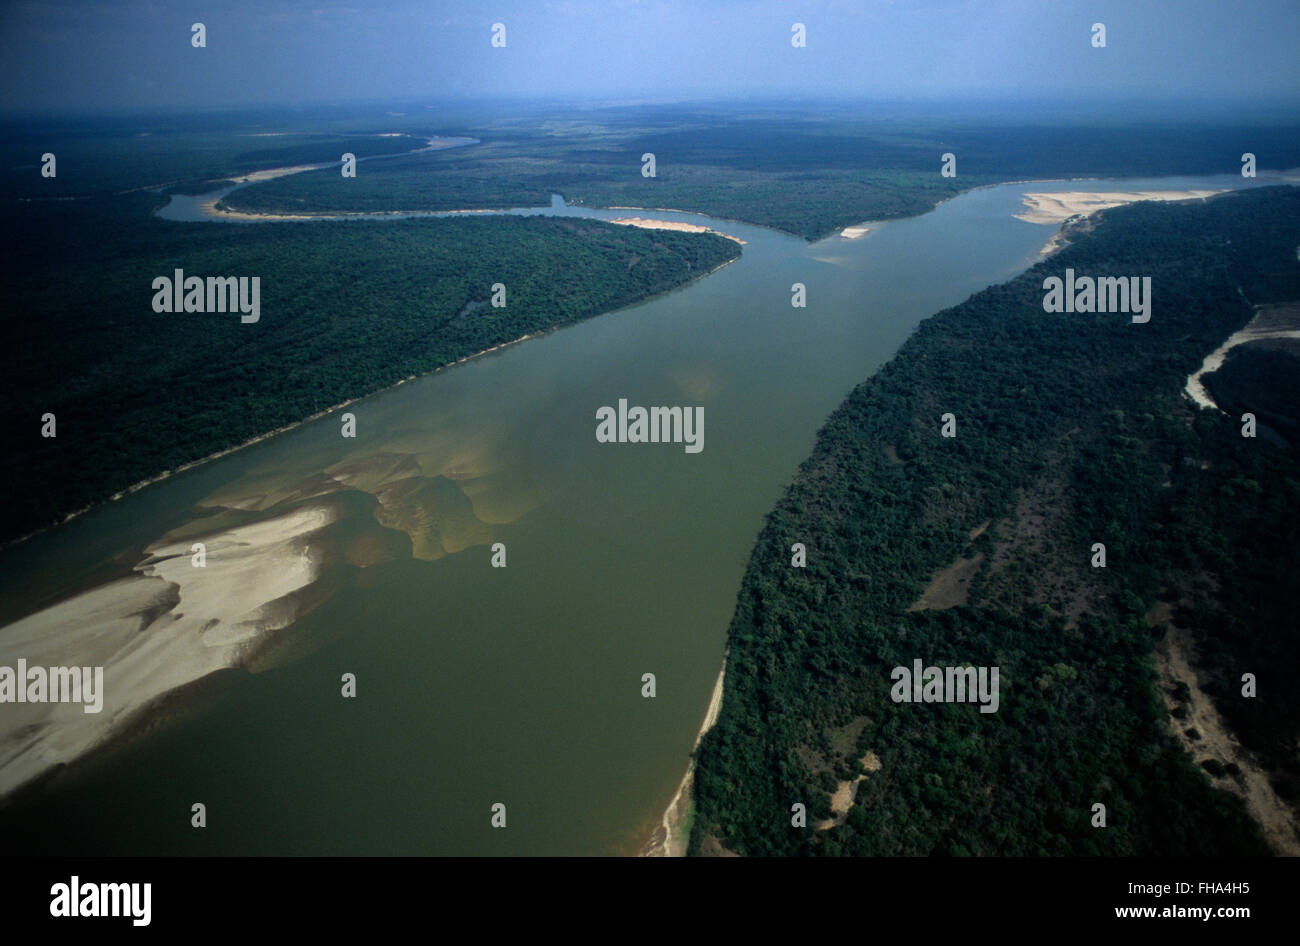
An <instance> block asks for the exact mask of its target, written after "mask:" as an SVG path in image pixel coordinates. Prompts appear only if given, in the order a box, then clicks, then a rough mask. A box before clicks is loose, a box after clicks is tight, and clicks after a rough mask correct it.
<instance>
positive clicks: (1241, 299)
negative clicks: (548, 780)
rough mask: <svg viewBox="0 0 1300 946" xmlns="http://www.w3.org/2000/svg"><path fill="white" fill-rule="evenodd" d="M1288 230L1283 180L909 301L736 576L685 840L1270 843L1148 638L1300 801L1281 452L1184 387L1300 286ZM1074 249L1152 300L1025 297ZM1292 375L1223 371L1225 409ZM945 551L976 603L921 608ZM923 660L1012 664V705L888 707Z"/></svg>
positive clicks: (761, 845)
mask: <svg viewBox="0 0 1300 946" xmlns="http://www.w3.org/2000/svg"><path fill="white" fill-rule="evenodd" d="M1297 245H1300V194H1297V193H1296V192H1295V190H1294V189H1292V188H1265V189H1259V190H1255V191H1249V192H1240V193H1236V194H1232V195H1224V196H1221V197H1219V198H1215V199H1211V200H1209V201H1205V202H1200V203H1186V204H1163V205H1157V204H1136V205H1132V206H1129V207H1124V208H1117V209H1114V210H1110V211H1106V212H1105V213H1104V214H1103V215H1102V217H1101V220H1100V223H1099V225H1097V226H1096V228H1095V229H1093V230H1092V232H1090V233H1086V234H1080V235H1077V236H1076V239H1075V242H1074V243H1072V244H1071V245H1069V246H1067V247H1066V248H1065V249H1063V250H1062V251H1060V252H1059V253H1058V254H1056V255H1055V256H1053V257H1051V258H1049V259H1046V260H1044V261H1042V262H1040V263H1038V264H1037V265H1036V266H1034V267H1033V268H1032V269H1030V270H1029V271H1028V272H1026V273H1024V274H1023V275H1021V276H1019V277H1017V278H1015V279H1013V280H1011V281H1010V282H1008V283H1005V284H1003V285H999V286H994V287H991V288H989V289H987V290H985V291H983V292H980V293H978V294H976V295H974V296H972V297H971V298H970V299H969V300H967V301H966V302H964V303H962V304H960V305H958V306H955V307H953V308H951V309H948V310H945V311H943V312H941V313H939V314H937V315H935V316H932V317H931V318H929V319H927V320H926V321H924V322H923V323H922V324H921V326H920V328H919V329H918V331H917V332H916V333H915V334H914V335H913V336H912V338H911V339H909V340H908V342H907V343H906V344H905V345H904V346H903V347H902V349H900V351H899V353H898V354H897V355H896V356H895V357H894V359H892V360H891V361H890V362H889V363H888V364H887V365H886V366H885V367H884V368H883V369H882V370H881V371H880V372H878V373H877V374H876V375H875V376H873V377H872V378H871V379H870V380H868V381H867V382H865V383H863V384H862V385H860V386H859V387H858V388H856V389H855V390H854V391H853V393H852V394H851V395H850V396H849V398H848V399H847V400H846V401H845V402H844V403H843V404H842V405H841V406H840V407H839V408H838V409H837V410H836V411H835V412H834V413H833V414H832V415H831V416H830V418H829V419H828V420H827V422H826V424H825V425H824V427H823V428H822V430H821V431H820V432H819V435H818V439H817V443H816V446H815V448H814V451H813V454H812V455H811V457H810V458H809V459H808V460H806V461H805V462H804V464H803V465H802V466H801V467H800V469H799V472H798V474H797V475H796V477H795V479H794V481H793V482H792V483H791V485H790V486H789V487H788V489H787V491H786V493H785V495H784V496H783V498H782V499H781V500H780V502H779V503H778V505H777V506H776V508H775V509H774V510H773V511H772V512H771V513H770V514H769V516H768V517H767V520H766V523H765V525H764V527H763V530H762V532H761V534H760V536H759V539H758V541H757V544H756V546H755V548H754V550H753V553H752V556H751V559H750V562H749V565H748V567H747V570H746V574H745V577H744V580H743V584H742V587H741V590H740V593H739V596H738V600H737V604H736V610H735V614H734V617H733V620H732V623H731V626H730V629H729V632H728V641H729V659H728V667H727V676H726V683H725V690H724V697H723V705H722V710H721V714H720V717H719V720H718V723H717V725H716V726H715V727H714V728H713V729H712V730H711V731H710V732H709V733H708V734H707V735H706V736H705V737H704V739H703V740H702V742H701V744H700V746H699V748H698V750H697V754H696V776H695V815H694V822H693V828H692V833H691V839H690V851H691V852H692V853H695V854H717V853H721V852H724V851H731V852H734V853H738V854H742V855H765V854H766V855H825V856H839V855H933V856H966V855H977V856H980V855H1180V856H1181V855H1218V856H1222V855H1257V854H1266V853H1268V852H1269V848H1268V847H1267V845H1266V844H1265V842H1264V841H1263V839H1262V835H1261V833H1260V831H1259V829H1258V827H1257V826H1256V824H1255V823H1254V821H1253V820H1252V819H1251V817H1250V816H1249V814H1248V812H1247V811H1246V809H1245V806H1244V805H1243V803H1242V801H1241V800H1240V799H1239V797H1238V796H1237V795H1235V794H1233V793H1231V792H1229V791H1227V790H1226V789H1227V788H1228V787H1230V780H1232V779H1234V778H1236V777H1238V776H1239V773H1234V772H1233V771H1232V769H1233V767H1232V766H1225V765H1223V764H1222V761H1223V760H1214V759H1211V760H1208V762H1207V764H1206V765H1205V766H1201V765H1199V763H1201V762H1202V761H1205V760H1202V759H1201V758H1196V757H1193V756H1192V755H1191V754H1190V753H1188V752H1186V751H1185V750H1184V749H1183V748H1182V747H1181V746H1180V745H1179V744H1178V742H1177V741H1176V739H1175V736H1174V734H1173V731H1172V730H1171V714H1170V712H1169V711H1168V710H1167V709H1166V707H1165V703H1164V700H1163V697H1164V695H1165V691H1164V690H1163V688H1162V686H1161V684H1160V683H1159V680H1158V677H1157V674H1156V670H1155V667H1154V663H1153V656H1152V655H1153V649H1154V648H1155V645H1156V644H1157V643H1158V642H1159V641H1160V639H1161V638H1162V636H1163V635H1165V634H1166V633H1169V631H1168V629H1167V628H1168V625H1169V624H1170V623H1172V624H1174V625H1176V626H1178V627H1181V628H1187V629H1190V630H1191V632H1192V633H1193V635H1194V636H1195V639H1196V642H1197V650H1198V653H1199V657H1200V659H1199V662H1198V664H1197V670H1198V672H1199V673H1200V675H1201V678H1202V681H1203V682H1205V681H1208V682H1205V686H1206V688H1207V689H1208V690H1209V691H1210V692H1211V695H1212V697H1213V699H1214V702H1215V705H1216V706H1217V708H1218V709H1219V711H1220V712H1221V713H1222V714H1223V716H1224V717H1225V718H1226V719H1227V720H1228V721H1229V722H1230V724H1231V725H1232V727H1233V728H1234V730H1235V731H1236V733H1237V734H1238V735H1239V737H1240V738H1241V740H1242V742H1243V744H1244V745H1245V746H1246V747H1247V748H1248V749H1249V750H1250V751H1251V752H1252V753H1253V754H1254V755H1255V757H1256V758H1258V759H1259V760H1260V761H1261V763H1262V764H1263V765H1265V766H1266V768H1267V770H1268V772H1269V775H1270V779H1271V782H1272V786H1273V788H1274V790H1275V791H1276V792H1277V794H1278V795H1279V796H1280V797H1281V798H1283V799H1284V800H1286V802H1287V803H1289V804H1290V805H1291V806H1292V807H1293V808H1294V807H1295V806H1296V805H1297V803H1298V802H1300V768H1298V767H1297V762H1296V758H1295V751H1294V748H1295V745H1296V737H1297V734H1298V733H1300V695H1297V693H1296V691H1295V688H1294V687H1293V686H1292V685H1291V682H1290V673H1291V670H1292V669H1293V668H1294V667H1295V666H1297V662H1298V660H1300V626H1298V622H1297V621H1296V619H1295V611H1294V597H1295V592H1296V580H1295V575H1296V574H1297V573H1300V547H1298V546H1297V543H1296V542H1295V538H1294V537H1295V535H1296V534H1297V532H1300V475H1298V474H1300V470H1298V468H1297V461H1298V460H1300V456H1298V455H1297V444H1296V441H1295V440H1294V439H1291V440H1286V439H1284V438H1281V437H1272V438H1265V437H1263V436H1260V437H1256V438H1247V437H1243V436H1242V435H1241V423H1240V420H1239V418H1238V417H1234V416H1226V415H1223V414H1221V413H1218V412H1215V411H1213V410H1197V409H1196V408H1195V407H1194V406H1193V405H1192V404H1191V402H1190V401H1189V400H1188V399H1186V398H1185V397H1183V395H1182V393H1181V391H1182V388H1183V385H1184V384H1185V382H1186V379H1187V376H1188V375H1189V374H1191V373H1192V372H1193V371H1195V370H1196V368H1198V367H1199V365H1200V363H1201V360H1202V359H1203V358H1204V357H1205V355H1206V354H1207V353H1209V352H1210V351H1212V350H1214V349H1215V348H1216V347H1217V346H1218V345H1219V344H1220V343H1221V342H1222V341H1223V340H1224V339H1225V338H1226V337H1228V336H1229V335H1230V334H1231V333H1232V332H1234V331H1236V330H1237V329H1239V328H1241V327H1242V326H1243V325H1245V324H1246V323H1247V322H1248V321H1249V320H1250V318H1251V316H1252V314H1253V309H1252V307H1253V306H1254V305H1260V304H1266V303H1277V302H1283V301H1288V300H1295V299H1298V298H1300V267H1297V266H1296V257H1295V253H1296V247H1297ZM1066 267H1073V268H1074V269H1075V271H1076V272H1078V273H1080V274H1099V275H1104V274H1115V273H1140V274H1143V275H1150V276H1151V277H1152V283H1153V287H1154V289H1153V292H1154V309H1153V315H1152V318H1151V321H1150V322H1149V323H1147V324H1144V325H1137V324H1131V323H1130V321H1129V317H1128V316H1127V315H1124V314H1118V315H1116V314H1110V315H1104V314H1077V313H1075V314H1069V315H1065V314H1060V315H1052V314H1047V313H1044V311H1043V308H1042V304H1041V303H1042V298H1043V288H1042V285H1043V280H1044V278H1045V277H1047V276H1049V275H1059V274H1060V273H1061V272H1062V271H1063V270H1064V269H1065V268H1066ZM1238 357H1240V356H1238ZM1234 360H1236V359H1230V360H1229V363H1228V369H1225V370H1229V373H1230V374H1231V373H1232V372H1231V370H1230V369H1231V367H1232V365H1233V361H1234ZM1294 367H1295V365H1294V362H1292V363H1291V371H1292V372H1294ZM1290 377H1291V378H1292V379H1293V378H1294V373H1292V374H1291V376H1290ZM1290 383H1293V381H1291V382H1280V383H1279V382H1274V381H1272V380H1269V379H1268V378H1264V379H1261V380H1259V381H1257V382H1256V383H1255V384H1254V385H1252V384H1251V383H1250V380H1249V379H1248V378H1246V377H1244V376H1237V377H1236V378H1235V380H1234V385H1235V387H1234V397H1233V401H1234V406H1233V409H1234V410H1237V409H1239V408H1241V407H1242V406H1243V405H1252V404H1253V402H1254V401H1255V400H1256V399H1259V400H1261V401H1262V402H1267V403H1274V402H1275V401H1276V399H1277V397H1278V393H1277V392H1278V391H1285V390H1286V386H1287V384H1290ZM1275 386H1276V389H1275ZM949 412H950V413H952V414H953V415H955V418H956V425H957V427H956V436H955V437H951V438H947V437H944V436H942V434H941V416H942V415H943V414H945V413H949ZM795 542H801V543H804V544H805V545H806V547H807V566H806V567H804V568H796V567H792V561H791V545H792V544H793V543H795ZM1095 543H1101V544H1103V545H1104V546H1105V552H1106V561H1105V567H1096V564H1095V562H1096V560H1095V558H1094V554H1095ZM959 559H965V560H967V561H975V562H977V563H978V569H977V571H976V573H975V575H974V577H973V578H972V579H971V581H970V583H969V587H968V589H967V591H966V592H965V593H964V594H963V595H962V596H960V597H964V603H963V602H962V601H960V600H958V601H954V602H950V603H951V605H952V606H950V607H927V608H918V607H917V604H918V603H919V599H921V597H922V594H923V592H925V591H926V590H927V584H928V583H929V581H930V579H931V576H933V575H935V574H936V573H937V572H939V571H940V570H941V569H945V568H946V567H947V566H949V565H950V563H954V561H956V560H959ZM1162 613H1168V614H1169V615H1170V618H1169V620H1164V621H1162V620H1160V619H1159V615H1161V614H1162ZM914 658H921V659H922V660H924V662H925V663H926V664H927V665H959V666H966V665H974V666H986V665H987V666H998V667H1000V668H1001V707H1000V709H999V711H998V712H997V713H996V714H992V715H981V714H979V713H978V712H977V711H976V710H975V708H974V707H972V706H970V705H968V704H959V703H957V704H934V705H918V704H906V703H903V704H896V703H894V702H892V701H891V699H890V697H889V687H890V670H891V668H893V667H894V666H898V665H910V663H911V661H912V660H913V659H914ZM1247 672H1249V673H1253V674H1255V675H1256V676H1257V678H1258V687H1259V691H1258V692H1259V695H1258V696H1257V697H1256V698H1248V697H1244V696H1243V695H1242V693H1241V678H1242V674H1243V673H1247ZM1180 689H1182V688H1180V687H1178V686H1175V687H1174V688H1173V690H1174V691H1179V690H1180ZM1175 715H1176V714H1175ZM1212 770H1213V771H1212ZM859 777H861V779H860V780H859ZM854 781H856V782H857V791H856V798H855V801H854V803H853V804H852V805H851V807H850V808H849V809H848V811H847V812H846V813H842V814H841V816H840V817H839V818H836V819H835V821H836V823H835V824H834V825H833V826H829V827H826V829H825V830H819V829H818V828H819V827H822V825H819V824H818V822H819V821H820V820H821V819H828V820H829V819H831V816H832V807H831V794H832V793H833V792H834V791H835V790H836V788H837V786H838V785H841V784H843V783H846V782H847V783H850V784H851V783H853V782H854ZM1098 803H1100V804H1102V805H1104V806H1105V809H1106V816H1107V821H1106V825H1105V827H1104V828H1101V827H1095V826H1094V824H1093V818H1094V807H1093V806H1094V805H1096V804H1098ZM795 804H804V805H806V806H807V811H808V821H807V826H806V827H803V828H799V827H795V826H792V814H791V812H792V805H795Z"/></svg>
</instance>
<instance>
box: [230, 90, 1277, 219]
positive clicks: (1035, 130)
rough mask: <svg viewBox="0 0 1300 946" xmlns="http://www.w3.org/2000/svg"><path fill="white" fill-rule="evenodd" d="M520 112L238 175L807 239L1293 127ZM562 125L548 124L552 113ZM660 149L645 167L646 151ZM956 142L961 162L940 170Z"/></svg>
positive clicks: (240, 200)
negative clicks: (421, 140)
mask: <svg viewBox="0 0 1300 946" xmlns="http://www.w3.org/2000/svg"><path fill="white" fill-rule="evenodd" d="M553 117H555V116H549V115H537V116H529V117H528V118H527V119H526V120H515V121H512V122H505V121H494V122H492V123H475V122H473V121H470V122H469V123H468V124H467V125H466V126H465V128H464V131H463V132H462V133H464V134H469V135H473V136H474V137H477V138H480V139H481V140H482V144H479V145H475V146H473V147H470V148H466V149H456V150H454V151H446V152H431V153H427V154H423V155H416V156H410V157H405V158H396V159H393V160H392V161H383V162H377V163H375V164H372V165H369V166H367V167H366V168H365V171H364V173H359V174H358V176H357V178H356V179H355V180H347V181H344V180H342V179H338V175H337V174H335V175H334V179H331V178H329V177H328V176H327V173H326V172H311V173H307V174H301V175H294V176H291V177H285V178H279V179H277V180H274V181H267V182H264V183H260V184H256V185H253V186H250V187H246V188H242V189H240V190H239V191H238V192H236V193H234V194H232V195H231V196H230V197H229V198H228V200H229V203H230V206H231V207H233V208H235V209H239V210H248V211H254V212H315V213H322V212H331V211H334V212H337V211H367V212H377V211H387V210H457V209H467V208H474V207H490V208H496V207H513V206H538V205H545V204H546V203H547V202H548V200H549V198H550V195H551V194H552V193H559V194H561V195H563V196H564V198H565V200H566V201H568V202H570V203H573V204H585V205H589V206H597V207H610V206H633V207H667V208H676V209H680V210H691V211H698V212H702V213H707V214H710V215H712V216H714V217H719V218H728V219H735V220H744V221H747V222H750V223H758V224H762V225H764V226H769V227H774V228H776V229H778V230H784V231H786V232H789V233H793V234H796V235H798V236H802V237H804V238H806V239H817V238H820V237H823V236H826V235H828V234H830V233H834V232H835V231H837V230H839V229H841V228H842V227H845V226H848V225H850V224H854V223H859V222H861V221H863V220H881V219H888V218H891V217H899V216H910V215H915V214H920V213H924V212H925V211H927V210H929V209H930V208H931V207H933V206H934V205H935V204H936V203H938V202H939V201H941V200H944V199H946V198H949V197H952V196H954V195H956V194H957V193H959V192H960V191H963V190H966V189H968V188H971V187H975V186H978V185H981V184H988V183H994V182H998V181H1008V180H1020V179H1024V178H1030V179H1045V178H1072V177H1105V176H1130V177H1131V176H1135V175H1166V174H1207V173H1220V174H1233V173H1237V172H1238V171H1239V170H1240V168H1241V155H1242V153H1243V151H1247V150H1249V151H1251V152H1252V153H1254V154H1255V155H1256V158H1257V161H1258V165H1259V167H1260V168H1288V167H1294V166H1296V165H1297V164H1300V126H1295V125H1290V126H1283V127H1262V126H1234V125H1227V124H1223V123H1211V122H1200V123H1187V122H1184V123H1181V124H1170V125H1167V126H1161V127H1158V128H1155V129H1154V130H1153V128H1152V126H1151V125H1150V124H1149V123H1148V124H1146V125H1143V126H1140V127H1139V126H1137V125H1135V124H1124V123H1120V122H1112V123H1109V124H1107V125H1104V126H1100V127H1099V126H1098V125H1097V124H1095V123H1094V124H1084V123H1079V124H1073V125H1070V124H1065V125H1063V124H1051V125H1045V124H1037V125H1036V124H1030V123H1027V122H1025V121H1023V120H1012V119H1007V118H992V119H990V120H988V121H984V122H981V123H980V125H979V126H978V127H977V126H975V125H973V124H971V123H969V122H968V121H965V120H964V121H962V122H960V123H958V122H954V123H949V124H945V123H942V122H938V121H936V120H934V119H932V118H929V117H926V116H923V115H920V114H919V113H918V114H913V115H904V116H898V115H892V116H890V117H889V119H888V120H873V119H871V118H870V117H865V118H864V117H861V116H859V117H850V116H849V115H848V114H844V113H841V114H833V115H827V116H813V117H809V116H806V115H805V116H803V117H795V116H787V117H784V118H782V119H781V120H773V119H770V118H767V117H755V116H754V115H752V114H746V113H744V112H739V113H732V112H699V111H696V110H693V109H686V108H680V109H671V108H669V109H665V108H647V109H643V110H637V109H626V110H608V111H603V112H601V113H599V114H598V115H597V116H593V117H592V118H591V119H590V120H588V121H584V123H583V124H582V126H581V128H579V129H572V130H571V128H569V127H566V126H565V124H564V122H549V121H547V119H548V118H553ZM556 126H558V127H556ZM647 152H649V153H653V154H654V155H655V156H656V175H655V177H653V178H646V177H642V175H641V156H642V155H643V154H645V153H647ZM945 153H952V154H954V155H955V157H956V171H957V176H956V177H955V178H953V177H942V176H940V174H939V170H940V158H941V155H943V154H945Z"/></svg>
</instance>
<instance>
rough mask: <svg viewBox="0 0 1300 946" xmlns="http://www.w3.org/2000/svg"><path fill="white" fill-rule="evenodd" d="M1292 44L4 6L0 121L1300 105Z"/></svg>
mask: <svg viewBox="0 0 1300 946" xmlns="http://www.w3.org/2000/svg"><path fill="white" fill-rule="evenodd" d="M196 22H201V23H203V24H204V26H205V27H206V31H207V45H206V47H205V48H201V49H199V48H195V47H193V46H192V45H191V25H192V24H193V23H196ZM1097 22H1100V23H1104V24H1105V26H1106V47H1105V48H1104V49H1101V48H1094V47H1093V45H1092V35H1093V34H1092V24H1094V23H1097ZM495 23H502V24H504V25H505V42H506V44H505V46H504V48H498V47H494V46H493V45H492V42H491V40H492V35H493V24H495ZM794 23H803V24H804V26H805V28H806V35H807V45H806V46H805V47H804V48H795V47H794V46H792V44H791V36H792V25H793V24H794ZM1298 39H1300V0H1092V2H1088V0H896V2H895V0H860V2H838V0H808V2H739V0H533V2H504V0H463V2H441V0H414V2H411V0H343V2H339V3H335V2H331V0H226V2H217V0H187V2H178V0H106V2H85V0H16V2H11V0H0V72H2V74H3V82H2V83H0V90H3V91H2V95H0V108H3V109H5V110H11V111H12V110H22V111H27V110H38V111H40V110H60V111H61V110H79V111H80V110H92V111H93V110H99V109H109V110H121V109H133V108H160V107H183V108H187V107H193V108H218V107H230V106H242V105H275V104H308V103H316V102H344V101H367V100H376V99H384V98H394V99H410V98H421V97H429V98H430V99H435V100H441V99H448V98H450V99H460V98H466V99H475V98H500V97H512V96H544V97H588V98H605V99H610V98H616V97H617V98H621V99H623V100H627V101H674V100H683V99H727V98H740V99H766V98H796V99H797V98H814V99H817V98H827V99H831V98H834V99H852V98H867V99H910V98H917V99H929V100H933V99H964V98H981V97H992V98H1008V99H1021V98H1028V97H1032V98H1046V99H1052V98H1071V99H1088V98H1097V99H1103V100H1107V99H1135V100H1137V99H1162V98H1169V99H1176V100H1182V101H1184V102H1191V101H1195V100H1197V99H1213V100H1225V99H1291V100H1295V99H1297V98H1298V97H1300V56H1297V55H1296V48H1297V40H1298Z"/></svg>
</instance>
